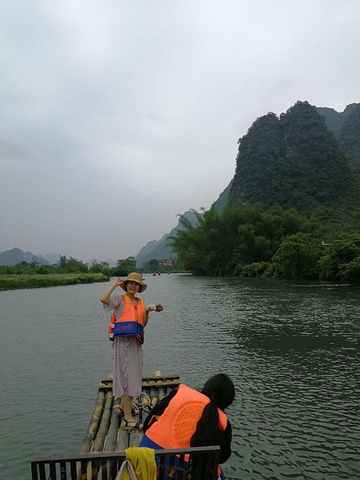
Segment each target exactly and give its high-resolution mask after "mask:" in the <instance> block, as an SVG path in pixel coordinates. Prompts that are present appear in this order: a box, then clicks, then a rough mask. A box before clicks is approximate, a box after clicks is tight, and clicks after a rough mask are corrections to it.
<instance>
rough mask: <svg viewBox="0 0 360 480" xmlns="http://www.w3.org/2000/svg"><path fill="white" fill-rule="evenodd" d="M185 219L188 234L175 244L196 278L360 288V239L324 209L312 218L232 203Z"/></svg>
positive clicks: (182, 233)
mask: <svg viewBox="0 0 360 480" xmlns="http://www.w3.org/2000/svg"><path fill="white" fill-rule="evenodd" d="M194 213H195V214H196V215H197V220H198V223H197V225H196V226H194V225H192V224H191V223H190V222H189V221H188V220H187V219H186V218H185V217H180V222H181V224H182V227H183V230H179V231H178V232H177V235H176V236H174V237H171V238H170V244H171V246H172V248H173V249H174V251H175V252H176V253H177V255H178V261H179V262H180V263H181V264H182V265H183V268H184V269H185V270H187V271H190V272H192V273H193V274H195V275H212V276H216V275H218V276H222V275H234V276H246V277H268V278H269V277H270V278H280V279H281V278H282V279H299V278H300V279H312V280H314V279H317V280H330V281H336V282H342V281H346V282H360V234H359V233H358V230H353V229H352V228H351V226H350V225H348V228H347V229H346V230H345V231H344V230H337V229H336V228H334V225H333V224H331V227H330V225H329V223H327V222H326V221H325V220H324V219H326V214H325V211H324V209H321V208H319V209H316V210H314V211H313V213H312V214H311V215H310V216H309V217H307V216H305V215H302V214H300V213H299V212H298V211H297V210H296V209H295V208H290V209H283V208H282V207H281V206H280V205H278V204H274V205H273V206H271V207H270V208H268V209H267V210H264V209H263V208H262V206H261V204H260V203H257V204H255V205H243V204H241V203H231V202H228V203H227V204H226V205H225V207H224V208H223V209H222V210H221V212H218V211H217V210H216V209H215V208H214V207H212V208H211V209H210V210H207V211H203V212H202V213H199V212H194Z"/></svg>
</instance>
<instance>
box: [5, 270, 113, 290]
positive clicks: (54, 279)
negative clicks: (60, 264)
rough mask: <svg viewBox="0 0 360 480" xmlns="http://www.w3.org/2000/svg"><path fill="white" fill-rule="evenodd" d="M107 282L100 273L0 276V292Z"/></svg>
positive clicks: (105, 277) (106, 278)
mask: <svg viewBox="0 0 360 480" xmlns="http://www.w3.org/2000/svg"><path fill="white" fill-rule="evenodd" d="M107 280H108V277H107V276H105V275H103V274H102V273H69V274H66V273H62V274H61V273H60V274H31V275H29V274H17V275H0V290H15V289H20V288H41V287H55V286H62V285H78V284H81V283H94V282H106V281H107Z"/></svg>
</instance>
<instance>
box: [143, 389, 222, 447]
mask: <svg viewBox="0 0 360 480" xmlns="http://www.w3.org/2000/svg"><path fill="white" fill-rule="evenodd" d="M209 402H210V399H209V397H207V396H206V395H204V394H202V393H200V392H198V391H197V390H194V389H192V388H190V387H187V386H186V385H184V384H181V385H180V386H179V390H178V392H177V393H176V395H175V396H174V398H172V399H171V400H170V403H169V405H168V406H167V407H166V409H165V410H164V412H163V414H162V415H161V416H160V417H159V418H158V419H157V421H155V422H154V423H153V424H152V425H151V426H150V427H149V428H148V430H146V433H145V436H146V437H148V438H149V439H150V440H151V441H152V442H154V443H156V444H157V445H158V446H159V448H163V449H172V448H187V447H190V441H191V437H192V436H193V434H194V433H195V430H196V426H197V423H198V421H199V420H200V417H201V416H202V414H203V411H204V408H205V406H206V405H207V404H208V403H209ZM218 413H219V427H220V429H221V430H225V428H226V425H227V416H226V414H225V413H224V412H223V411H222V410H220V409H219V408H218Z"/></svg>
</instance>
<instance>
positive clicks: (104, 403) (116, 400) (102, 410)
mask: <svg viewBox="0 0 360 480" xmlns="http://www.w3.org/2000/svg"><path fill="white" fill-rule="evenodd" d="M179 379H180V377H179V375H166V376H164V375H162V374H161V372H159V371H157V372H155V373H154V375H153V376H151V377H143V380H142V388H141V396H140V397H137V398H136V399H134V402H133V407H136V408H137V410H138V411H139V413H138V414H136V415H135V414H134V415H133V416H134V418H135V419H136V420H139V421H140V423H143V422H144V421H145V419H146V417H147V415H148V413H149V412H150V411H151V409H152V408H153V407H154V406H155V405H156V404H157V403H158V402H159V401H160V400H161V399H162V398H164V397H166V395H168V394H169V393H170V392H171V390H173V389H174V388H177V387H178V386H179V385H180V380H179ZM120 400H121V399H120V397H113V395H112V377H111V376H109V377H108V378H105V379H103V380H101V382H100V385H99V388H98V393H97V397H96V401H95V406H94V410H93V414H92V417H91V420H90V423H89V426H88V428H87V431H86V434H85V437H84V440H83V443H82V445H81V447H80V450H79V454H89V453H96V452H120V451H124V450H125V449H126V448H128V447H137V446H138V445H139V443H140V440H141V437H142V435H143V434H142V432H141V431H140V430H136V429H133V430H122V429H121V428H120V424H121V421H122V415H120Z"/></svg>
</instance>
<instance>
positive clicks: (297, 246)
mask: <svg viewBox="0 0 360 480" xmlns="http://www.w3.org/2000/svg"><path fill="white" fill-rule="evenodd" d="M321 255H322V250H321V246H320V242H319V240H318V239H317V238H314V237H312V236H311V235H310V234H308V233H302V232H300V233H296V234H294V235H289V236H288V237H286V238H285V239H284V240H283V241H282V242H281V245H280V247H279V248H278V250H277V252H276V253H275V255H274V258H273V260H272V264H273V275H274V276H275V277H277V278H288V279H292V278H309V279H310V278H317V277H318V271H317V266H318V262H319V259H320V257H321Z"/></svg>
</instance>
